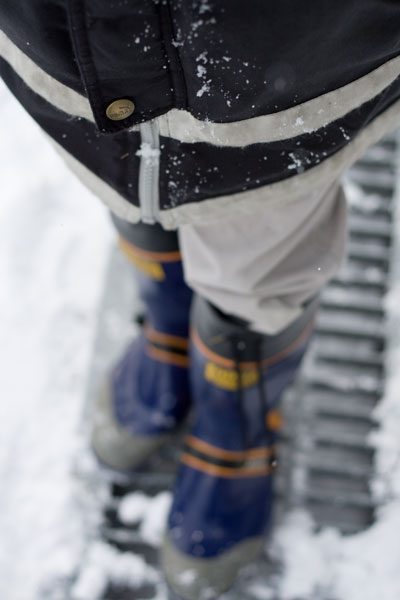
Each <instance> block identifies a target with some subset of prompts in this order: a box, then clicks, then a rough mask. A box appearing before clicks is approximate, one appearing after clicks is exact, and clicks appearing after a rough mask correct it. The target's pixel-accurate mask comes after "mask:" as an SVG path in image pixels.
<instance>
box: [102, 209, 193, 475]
mask: <svg viewBox="0 0 400 600" xmlns="http://www.w3.org/2000/svg"><path fill="white" fill-rule="evenodd" d="M114 221H115V223H116V225H117V228H118V230H119V232H120V235H121V237H120V246H121V249H122V250H123V252H124V253H125V254H126V255H127V257H128V258H129V259H130V260H131V262H132V263H133V264H134V265H135V267H136V269H135V277H136V281H137V285H138V289H139V293H140V297H141V299H142V301H143V303H144V305H145V307H146V309H145V315H144V318H143V325H142V330H141V333H140V334H139V336H138V337H137V338H136V339H135V340H134V341H133V342H132V343H131V345H130V346H129V347H128V349H127V350H126V352H125V354H124V355H123V357H122V358H121V360H120V361H119V362H118V364H117V365H116V366H115V368H114V369H113V371H112V373H111V375H110V378H109V381H107V382H106V384H105V385H104V387H103V389H102V390H101V393H100V394H99V397H98V398H97V403H96V407H95V417H94V426H93V431H92V447H93V450H94V452H95V454H96V455H97V457H98V458H99V460H100V461H101V462H102V463H104V464H105V465H106V466H108V467H111V468H112V469H117V470H119V471H131V470H134V469H135V468H136V467H138V466H139V465H140V464H141V463H143V462H144V461H145V460H146V459H147V458H148V457H149V456H150V455H151V454H152V453H153V452H154V451H155V450H156V449H157V448H158V447H159V446H160V445H162V444H163V443H164V442H166V441H167V440H168V438H169V435H170V434H171V432H173V431H174V430H175V429H176V427H177V426H178V425H179V424H180V423H181V422H182V420H183V419H184V418H185V416H186V414H187V412H188V408H189V396H190V394H189V382H188V366H189V357H188V348H189V340H188V337H189V334H188V327H189V312H190V305H191V298H192V292H191V290H190V289H189V288H188V286H187V285H186V284H185V283H184V280H183V272H182V263H181V259H180V253H179V246H178V240H177V236H176V233H175V232H167V231H164V230H163V229H162V228H161V227H159V226H158V225H154V226H152V225H144V224H139V225H130V224H127V223H125V222H124V221H120V220H119V219H115V218H114Z"/></svg>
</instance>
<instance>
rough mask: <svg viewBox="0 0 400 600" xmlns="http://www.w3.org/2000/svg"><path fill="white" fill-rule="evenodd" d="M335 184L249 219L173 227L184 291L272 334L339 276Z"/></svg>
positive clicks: (342, 224)
mask: <svg viewBox="0 0 400 600" xmlns="http://www.w3.org/2000/svg"><path fill="white" fill-rule="evenodd" d="M346 214H347V208H346V201H345V196H344V192H343V189H342V186H341V184H340V183H339V182H336V183H335V184H334V185H330V186H329V187H327V188H325V189H322V190H316V191H315V192H314V193H313V194H312V195H310V194H308V195H307V196H304V197H302V198H301V199H297V200H296V201H293V202H291V203H285V205H283V206H282V207H271V208H269V207H268V204H266V207H265V210H264V211H258V212H256V213H254V214H253V215H246V216H243V215H240V216H228V217H227V218H226V219H225V220H223V221H218V222H215V223H214V224H212V225H209V224H207V225H184V226H182V227H180V229H179V241H180V246H181V252H182V260H183V267H184V273H185V279H186V281H187V283H188V285H189V286H190V287H191V288H193V289H194V290H195V291H196V292H198V293H199V294H200V295H201V296H203V297H204V298H206V299H207V300H209V301H210V302H212V303H213V304H214V305H215V306H217V307H218V308H220V309H221V310H223V311H224V312H225V313H228V314H232V315H235V316H238V317H240V318H242V319H245V320H247V321H250V323H251V328H252V329H254V330H255V331H259V332H261V333H266V334H274V333H278V332H279V331H280V330H281V329H283V328H284V327H286V326H287V325H288V324H289V323H290V322H291V321H293V320H294V319H296V317H298V316H299V315H300V314H301V312H302V307H303V304H304V302H305V301H306V300H307V299H309V298H311V297H312V296H314V295H315V294H316V293H318V291H319V290H320V289H321V288H322V287H323V286H324V285H325V284H326V283H327V282H328V281H329V280H330V279H331V278H332V277H333V276H334V275H335V274H336V273H337V271H338V270H339V268H340V266H341V265H342V263H343V261H344V259H345V255H346V238H347V232H346Z"/></svg>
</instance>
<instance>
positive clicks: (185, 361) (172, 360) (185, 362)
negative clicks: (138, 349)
mask: <svg viewBox="0 0 400 600" xmlns="http://www.w3.org/2000/svg"><path fill="white" fill-rule="evenodd" d="M146 353H147V355H148V356H150V357H151V358H154V359H155V360H158V361H160V362H164V363H168V364H169V365H175V366H176V367H184V368H187V367H188V366H189V358H188V357H187V356H182V355H181V354H175V353H174V352H167V351H166V350H160V349H159V348H155V347H154V346H149V345H148V346H147V347H146Z"/></svg>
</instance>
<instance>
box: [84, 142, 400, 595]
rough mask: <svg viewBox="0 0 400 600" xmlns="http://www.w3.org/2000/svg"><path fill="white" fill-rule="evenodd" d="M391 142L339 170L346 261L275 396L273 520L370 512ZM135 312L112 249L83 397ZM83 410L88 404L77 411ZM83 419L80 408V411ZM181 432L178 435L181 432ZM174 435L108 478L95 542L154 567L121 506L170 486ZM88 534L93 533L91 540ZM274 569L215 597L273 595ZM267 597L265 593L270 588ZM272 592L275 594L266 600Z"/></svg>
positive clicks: (153, 548) (127, 334) (353, 527)
mask: <svg viewBox="0 0 400 600" xmlns="http://www.w3.org/2000/svg"><path fill="white" fill-rule="evenodd" d="M395 151H396V138H395V137H394V136H389V137H387V138H385V139H384V140H383V141H382V142H381V143H380V144H378V145H376V146H374V147H373V148H371V149H370V150H369V151H368V152H367V153H366V154H365V156H364V157H363V158H362V159H361V160H360V161H358V162H357V163H356V165H355V166H354V167H353V168H352V169H351V170H350V172H349V174H348V181H347V186H348V189H349V201H350V202H349V204H350V214H349V237H350V241H349V259H348V262H347V264H346V265H345V267H344V268H343V269H342V271H341V272H340V273H339V275H338V276H337V277H336V279H335V280H334V281H332V283H331V284H330V285H329V286H328V287H327V288H326V290H325V291H324V292H323V294H322V299H321V310H320V314H319V318H318V320H317V324H316V328H315V333H314V337H313V341H312V344H311V347H310V350H309V352H308V354H307V357H306V360H305V363H304V365H303V368H302V371H301V373H300V375H299V377H298V378H297V381H296V383H295V385H294V386H293V387H292V388H291V390H289V391H288V393H287V394H286V395H285V398H284V399H283V412H284V416H285V428H284V431H283V435H282V440H281V443H280V449H279V454H280V469H279V471H278V474H277V477H276V492H277V507H276V521H277V522H279V520H280V518H281V515H282V514H284V513H285V511H287V510H288V509H289V508H294V507H305V508H307V509H308V510H309V512H310V513H311V514H312V516H313V518H314V521H315V523H316V526H317V527H324V526H334V527H336V528H338V529H339V530H340V531H341V532H342V533H348V534H352V533H356V532H358V531H360V530H362V529H364V528H366V527H368V526H369V525H370V524H371V523H372V522H373V519H374V510H375V506H374V504H373V500H372V497H371V494H370V489H369V481H370V478H371V475H372V472H373V458H374V454H373V448H372V447H371V446H370V445H369V443H368V439H369V435H370V433H371V431H372V430H373V428H374V427H375V426H376V424H375V420H374V417H373V411H374V407H375V406H376V403H377V402H378V400H379V399H380V397H381V395H382V390H383V385H384V360H383V353H384V350H385V312H384V306H383V296H384V294H385V292H386V286H387V279H388V269H389V263H390V253H391V237H392V227H391V213H392V198H393V192H394V187H395ZM135 309H136V310H137V311H139V309H140V307H139V305H138V300H137V299H135V291H134V287H133V282H132V277H131V273H130V266H129V265H128V263H127V262H126V261H125V259H124V258H123V257H122V256H121V255H120V253H119V252H118V251H117V250H115V251H114V253H113V255H112V257H111V261H110V266H109V272H108V277H107V284H106V288H105V296H104V300H103V306H102V310H101V314H100V320H99V327H98V338H97V340H96V343H95V348H96V351H95V357H94V362H93V368H92V373H91V375H90V379H89V385H88V398H93V397H94V395H95V394H96V393H97V385H98V382H99V381H102V379H103V377H104V375H105V373H106V372H107V371H108V369H109V367H110V365H111V364H112V363H113V362H114V361H115V359H116V358H117V356H118V355H119V354H120V352H121V348H122V347H123V346H124V345H125V344H126V343H128V341H129V340H130V339H131V337H132V334H134V332H135V326H134V325H131V326H130V327H128V328H127V323H128V322H129V320H130V317H131V316H132V311H135ZM86 412H87V413H89V412H90V402H88V406H87V408H86ZM85 421H86V422H88V421H89V418H88V414H86V416H85ZM182 435H183V434H182ZM179 450H180V446H179V442H177V444H176V445H174V446H170V447H168V448H166V449H164V450H163V452H162V454H161V455H159V456H155V457H154V458H153V459H152V460H151V461H150V462H149V463H148V464H147V465H146V469H144V470H142V471H141V472H137V473H136V474H135V478H134V480H130V481H128V480H125V479H124V478H121V479H119V480H118V479H115V477H114V478H111V479H110V483H109V493H108V496H107V498H106V499H105V500H104V504H103V517H102V522H101V524H100V527H99V530H98V532H97V539H101V540H102V541H104V542H106V543H107V544H109V545H111V546H113V547H115V548H117V549H118V550H120V551H123V552H130V553H133V554H137V555H140V556H141V557H142V558H143V559H144V560H145V561H146V562H147V563H148V565H150V566H157V563H158V556H157V555H158V548H157V543H155V542H154V540H152V541H151V542H149V540H148V539H146V536H144V535H143V527H142V526H141V523H140V521H138V522H136V523H133V524H127V522H126V520H123V519H122V518H121V505H122V503H123V502H124V499H126V498H128V497H129V495H130V494H135V493H138V494H142V493H144V494H146V495H147V497H148V498H149V502H150V501H151V498H155V497H157V494H159V493H160V492H163V491H165V490H171V489H172V487H173V482H174V476H175V471H176V466H177V462H178V457H179ZM95 537H96V536H95ZM279 570H280V566H279V564H277V563H276V562H275V561H274V559H273V558H272V557H268V556H264V557H262V558H260V560H258V561H256V562H255V563H254V564H253V565H252V566H251V567H250V568H248V569H247V570H246V572H245V573H244V575H243V576H241V578H240V579H239V581H238V583H237V584H236V586H235V588H234V590H233V591H232V592H229V593H228V594H225V595H224V600H239V599H240V600H253V597H254V598H255V597H259V596H252V595H251V589H252V586H251V585H250V582H253V583H254V582H257V586H259V585H261V586H266V587H265V589H268V590H269V593H271V590H272V591H273V589H274V585H273V581H274V578H275V579H276V577H277V575H278V574H279ZM160 594H161V597H163V598H164V597H165V596H164V588H163V581H162V576H161V575H160V576H159V578H158V579H157V578H156V579H155V580H153V581H151V582H147V583H144V584H142V585H140V584H138V585H137V586H136V587H135V586H133V584H130V585H127V584H126V583H125V584H124V583H123V582H122V581H121V582H118V581H112V582H110V583H109V585H108V587H107V589H106V591H105V593H104V600H117V599H118V600H125V599H129V600H131V599H132V598H138V599H139V598H140V599H141V600H145V599H146V598H156V597H160ZM268 597H269V598H272V597H273V596H271V595H269V596H268ZM274 598H275V597H274Z"/></svg>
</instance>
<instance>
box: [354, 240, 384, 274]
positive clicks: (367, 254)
mask: <svg viewBox="0 0 400 600" xmlns="http://www.w3.org/2000/svg"><path fill="white" fill-rule="evenodd" d="M348 256H349V258H350V259H353V260H357V261H362V262H367V263H368V264H369V265H382V266H383V267H384V268H385V269H386V268H387V265H388V262H389V258H390V250H389V249H388V247H387V246H382V245H380V244H377V243H372V242H369V243H368V244H365V243H361V242H354V241H350V243H349V246H348Z"/></svg>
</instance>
